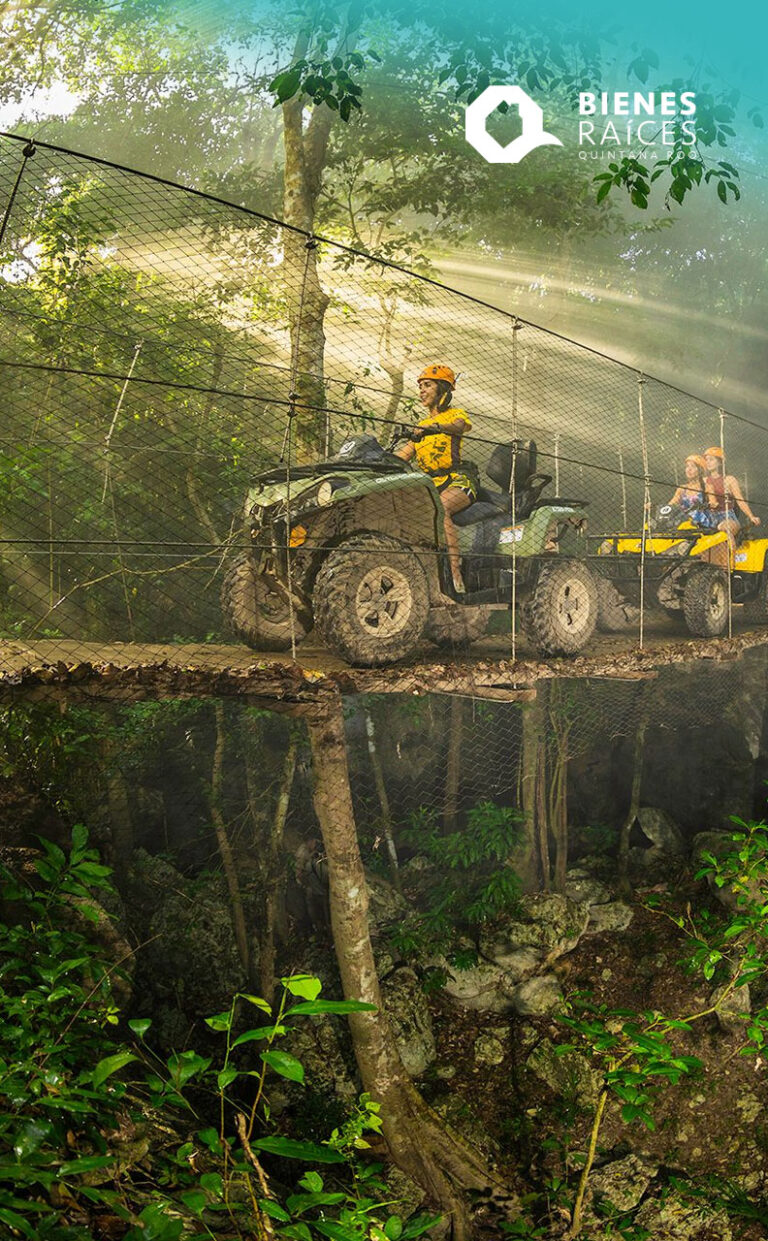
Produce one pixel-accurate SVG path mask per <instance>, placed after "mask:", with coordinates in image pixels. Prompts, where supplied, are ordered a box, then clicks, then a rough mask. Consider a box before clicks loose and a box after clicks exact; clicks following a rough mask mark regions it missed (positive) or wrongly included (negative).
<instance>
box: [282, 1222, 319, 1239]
mask: <svg viewBox="0 0 768 1241" xmlns="http://www.w3.org/2000/svg"><path fill="white" fill-rule="evenodd" d="M280 1236H281V1237H291V1238H292V1239H293V1241H312V1233H311V1232H310V1231H309V1229H308V1228H307V1225H306V1224H305V1223H303V1222H301V1221H300V1222H299V1223H298V1224H288V1226H287V1228H281V1229H280Z"/></svg>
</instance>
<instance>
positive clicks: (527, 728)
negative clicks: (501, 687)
mask: <svg viewBox="0 0 768 1241" xmlns="http://www.w3.org/2000/svg"><path fill="white" fill-rule="evenodd" d="M521 710H522V713H523V754H522V779H521V781H520V791H521V802H522V811H523V825H522V836H521V839H520V840H519V841H518V844H517V846H516V847H515V849H514V851H513V853H512V855H511V856H510V858H509V865H510V866H512V867H514V869H515V871H516V873H517V875H518V877H519V879H520V884H521V886H522V889H523V891H524V892H535V891H536V890H537V888H538V887H539V884H540V879H539V864H538V854H539V852H540V849H541V845H540V838H539V830H538V817H539V816H538V813H537V811H538V806H539V801H540V782H541V781H542V779H543V776H542V756H543V753H545V752H546V735H545V732H544V718H543V713H542V708H541V703H540V702H539V699H538V696H537V697H536V698H535V699H534V701H533V702H532V703H531V704H530V705H525V706H523V707H522V708H521ZM544 830H545V831H546V825H544ZM548 856H549V855H548V850H547V858H548ZM542 860H543V859H542Z"/></svg>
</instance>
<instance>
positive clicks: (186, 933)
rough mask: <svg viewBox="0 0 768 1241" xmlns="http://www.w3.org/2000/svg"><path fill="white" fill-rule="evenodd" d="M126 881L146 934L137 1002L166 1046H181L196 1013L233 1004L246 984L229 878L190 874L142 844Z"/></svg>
mask: <svg viewBox="0 0 768 1241" xmlns="http://www.w3.org/2000/svg"><path fill="white" fill-rule="evenodd" d="M125 887H126V902H127V905H128V907H129V908H130V909H131V911H132V916H133V923H134V928H135V930H136V931H137V933H138V935H139V936H140V937H141V939H142V940H143V941H145V943H144V947H143V948H142V951H141V952H140V953H139V954H138V959H137V970H136V979H135V985H136V994H137V997H138V1000H137V1002H138V1003H139V1004H140V1005H141V1011H142V1012H149V1013H150V1015H151V1016H152V1018H153V1020H154V1023H155V1024H154V1033H155V1037H159V1039H160V1042H161V1045H162V1046H163V1047H166V1046H167V1047H173V1046H174V1045H175V1046H178V1045H179V1043H178V1040H179V1034H180V1031H181V1029H182V1028H183V1027H185V1028H186V1030H188V1029H189V1023H190V1020H191V1019H195V1018H197V1017H205V1016H208V1015H209V1014H211V1013H216V1012H220V1011H221V1010H222V1009H224V1008H229V1005H230V1003H231V999H232V996H233V994H234V993H235V992H236V991H241V990H243V988H244V986H245V983H246V979H245V977H244V974H243V968H242V965H241V963H240V957H239V954H238V951H237V944H236V943H235V935H234V931H233V929H232V912H231V906H230V901H229V897H228V894H227V890H226V885H225V883H224V880H223V878H222V877H221V876H220V875H214V876H210V877H208V878H206V880H205V881H204V882H202V883H201V882H200V881H199V880H190V879H188V878H187V877H186V876H184V875H182V874H181V872H180V871H178V870H176V869H175V867H173V866H172V865H171V864H170V863H169V862H167V861H166V860H165V859H164V858H160V857H154V856H152V855H150V854H149V853H146V852H145V851H144V850H143V849H137V850H136V852H135V853H134V855H133V858H132V860H131V868H130V872H129V873H128V874H127V876H126V878H125ZM251 947H252V950H253V948H254V946H253V945H252V946H251ZM183 1037H187V1035H186V1033H185V1034H184V1035H183Z"/></svg>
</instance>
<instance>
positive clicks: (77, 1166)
mask: <svg viewBox="0 0 768 1241" xmlns="http://www.w3.org/2000/svg"><path fill="white" fill-rule="evenodd" d="M116 1158H117V1156H116V1155H84V1156H83V1158H82V1159H70V1160H69V1161H68V1162H67V1163H62V1164H61V1165H60V1166H59V1175H60V1176H80V1175H81V1174H82V1173H83V1172H95V1171H96V1170H97V1169H98V1168H108V1167H109V1166H110V1164H113V1163H114V1162H115V1159H116Z"/></svg>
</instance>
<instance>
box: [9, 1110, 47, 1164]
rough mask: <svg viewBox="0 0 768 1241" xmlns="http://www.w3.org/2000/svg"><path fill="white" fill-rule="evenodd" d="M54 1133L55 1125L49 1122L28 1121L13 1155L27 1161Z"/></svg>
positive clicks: (15, 1143)
mask: <svg viewBox="0 0 768 1241" xmlns="http://www.w3.org/2000/svg"><path fill="white" fill-rule="evenodd" d="M52 1133H53V1125H52V1124H51V1122H50V1121H49V1120H28V1121H27V1122H26V1124H25V1125H23V1126H22V1129H21V1132H20V1134H19V1136H18V1137H17V1139H16V1141H15V1142H14V1144H13V1153H14V1154H15V1156H16V1158H17V1159H27V1158H28V1156H29V1155H32V1154H33V1153H34V1152H35V1151H36V1150H39V1148H40V1146H41V1145H42V1143H43V1142H44V1141H45V1140H46V1138H49V1137H50V1136H51V1134H52Z"/></svg>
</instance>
